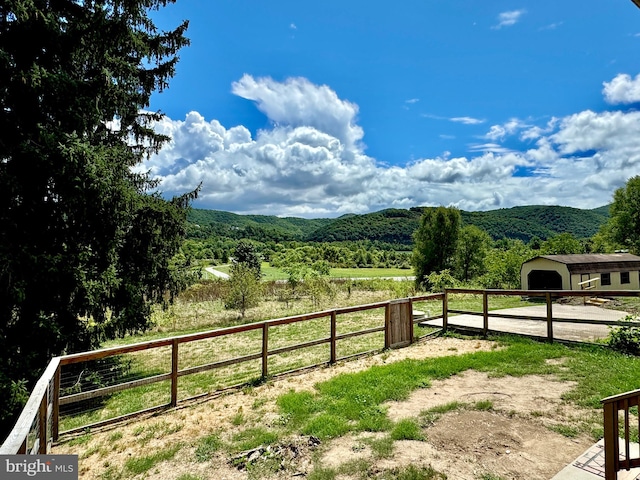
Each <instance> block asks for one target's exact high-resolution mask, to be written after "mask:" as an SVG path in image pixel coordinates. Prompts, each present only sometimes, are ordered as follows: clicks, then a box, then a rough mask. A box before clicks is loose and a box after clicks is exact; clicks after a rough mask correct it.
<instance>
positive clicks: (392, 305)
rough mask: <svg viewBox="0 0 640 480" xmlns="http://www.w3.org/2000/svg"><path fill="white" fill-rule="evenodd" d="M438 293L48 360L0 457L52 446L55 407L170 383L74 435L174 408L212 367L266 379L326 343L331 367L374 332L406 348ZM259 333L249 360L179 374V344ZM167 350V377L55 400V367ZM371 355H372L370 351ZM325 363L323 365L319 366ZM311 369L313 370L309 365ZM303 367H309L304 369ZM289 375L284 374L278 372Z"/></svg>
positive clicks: (386, 344) (57, 374)
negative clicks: (365, 324)
mask: <svg viewBox="0 0 640 480" xmlns="http://www.w3.org/2000/svg"><path fill="white" fill-rule="evenodd" d="M443 296H444V295H443V294H430V295H422V296H416V297H412V298H407V299H401V300H392V301H385V302H379V303H374V304H369V305H360V306H354V307H344V308H337V309H333V310H326V311H322V312H315V313H310V314H305V315H297V316H292V317H286V318H279V319H275V320H267V321H263V322H257V323H251V324H245V325H240V326H235V327H229V328H223V329H218V330H211V331H206V332H200V333H194V334H190V335H182V336H177V337H171V338H166V339H161V340H153V341H148V342H142V343H137V344H133V345H127V346H118V347H112V348H106V349H102V350H96V351H92V352H84V353H76V354H72V355H65V356H61V357H56V358H54V359H52V360H51V362H50V363H49V366H48V367H47V369H46V370H45V372H44V373H43V375H42V377H40V379H39V380H38V382H37V383H36V385H35V387H34V389H33V391H32V393H31V396H30V397H29V400H28V402H27V404H26V406H25V408H24V410H23V411H22V413H21V415H20V417H19V419H18V421H17V423H16V425H15V427H14V429H13V430H12V431H11V433H10V434H9V437H7V439H6V441H5V442H4V443H3V444H2V446H0V454H16V453H46V452H47V450H48V448H49V447H50V444H51V442H52V441H56V440H57V439H58V436H59V434H60V432H59V428H60V407H61V406H65V405H70V404H72V403H77V402H81V401H86V400H89V399H93V398H98V397H104V396H106V395H110V394H113V393H116V392H119V391H122V390H126V389H131V388H136V387H140V386H143V385H150V384H153V383H157V382H163V381H169V382H170V401H169V403H168V404H165V405H159V406H156V407H152V408H148V409H146V410H143V411H137V412H133V413H130V414H127V415H121V416H119V417H117V418H112V419H109V420H106V421H102V422H97V423H92V424H91V425H83V426H82V427H78V428H74V429H72V430H69V431H67V432H63V433H70V432H71V431H80V430H83V429H86V428H89V427H96V426H101V425H105V424H108V423H114V422H117V421H122V420H125V419H126V418H128V417H131V416H134V415H139V414H141V413H150V412H153V411H156V410H160V409H165V408H168V407H174V406H176V405H177V404H178V401H179V399H178V379H179V378H180V377H184V376H186V375H192V374H196V373H201V372H205V371H209V370H213V369H217V368H222V367H226V366H230V365H235V364H239V363H243V362H249V361H255V360H259V361H260V363H261V368H260V374H261V376H262V377H267V376H268V375H269V357H271V356H274V355H280V354H284V353H287V352H292V351H294V350H299V349H303V348H309V347H313V346H316V345H321V344H327V343H328V344H329V355H328V363H330V364H331V363H335V362H337V361H339V360H344V359H347V358H350V357H355V356H359V355H362V354H363V353H371V352H359V353H357V354H353V355H347V356H345V357H341V358H338V356H337V353H336V352H337V349H336V343H337V342H338V341H340V340H344V339H347V338H352V337H357V336H362V335H368V334H372V333H377V332H384V345H381V346H380V349H382V348H393V347H400V346H404V345H406V344H408V343H411V342H412V341H413V340H414V338H413V325H414V323H416V322H418V321H421V320H424V318H421V319H413V318H412V311H413V306H412V305H413V304H414V303H415V302H422V301H439V302H441V301H442V298H443ZM380 308H384V312H385V313H384V322H383V323H381V325H380V326H378V327H374V328H367V329H362V330H358V331H352V332H347V333H342V334H338V329H337V317H338V315H342V314H349V313H354V312H362V311H366V310H372V309H380ZM320 318H328V319H329V332H330V334H329V336H328V337H326V338H318V339H314V340H311V341H307V342H304V343H299V344H295V345H290V346H286V347H280V348H275V349H271V350H270V349H269V330H270V328H273V327H276V326H280V325H289V324H293V323H297V322H304V321H310V320H314V319H320ZM430 318H431V319H439V318H442V314H439V315H435V316H432V317H430ZM254 330H255V331H260V332H261V335H262V341H261V351H260V352H255V353H252V354H249V355H244V356H240V357H237V358H232V359H227V360H224V361H217V362H211V363H206V364H202V365H197V366H193V367H189V368H184V369H179V353H180V348H179V347H180V345H184V344H187V343H190V342H196V341H199V340H205V339H212V338H216V337H223V336H228V335H237V334H240V333H242V332H249V331H254ZM166 347H169V348H170V349H171V367H170V372H168V373H163V374H160V375H153V376H148V377H145V378H141V379H137V380H132V381H126V382H122V383H118V384H115V385H109V386H106V387H102V388H96V389H93V390H89V391H84V392H78V393H73V394H70V395H65V396H61V395H60V392H61V388H60V376H61V368H62V367H63V366H66V365H72V364H77V363H80V362H89V361H95V360H100V359H105V358H109V357H114V356H117V355H123V354H127V353H133V352H141V351H144V350H154V349H159V348H166ZM374 351H375V350H374ZM325 363H326V362H325ZM314 366H316V365H314ZM304 368H309V366H306V367H304ZM284 373H290V372H284ZM192 398H196V397H189V398H185V399H181V400H180V401H184V400H190V399H192Z"/></svg>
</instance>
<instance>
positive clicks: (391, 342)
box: [387, 298, 413, 348]
mask: <svg viewBox="0 0 640 480" xmlns="http://www.w3.org/2000/svg"><path fill="white" fill-rule="evenodd" d="M412 310H413V308H412V304H411V300H410V299H408V298H407V299H402V300H394V301H392V302H389V310H388V311H389V318H388V320H387V346H388V347H389V348H400V347H406V346H407V345H409V344H410V343H411V342H412V341H413V312H412Z"/></svg>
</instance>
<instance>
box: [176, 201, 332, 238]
mask: <svg viewBox="0 0 640 480" xmlns="http://www.w3.org/2000/svg"><path fill="white" fill-rule="evenodd" d="M334 221H335V219H331V218H317V219H311V220H309V219H305V218H295V217H284V218H281V217H276V216H272V215H237V214H235V213H231V212H222V211H219V210H203V209H197V208H194V209H192V210H191V212H190V213H189V222H190V228H189V231H188V236H189V237H190V238H209V237H211V236H221V237H229V238H237V239H240V238H251V239H254V240H258V241H270V240H271V241H275V242H280V241H287V240H304V239H306V238H307V237H308V236H309V235H311V234H312V233H313V232H314V231H315V230H317V229H318V228H321V227H323V226H325V225H328V224H330V223H332V222H334Z"/></svg>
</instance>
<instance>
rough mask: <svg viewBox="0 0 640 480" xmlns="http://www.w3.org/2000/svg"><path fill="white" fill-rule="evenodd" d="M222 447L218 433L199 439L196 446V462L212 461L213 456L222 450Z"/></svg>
mask: <svg viewBox="0 0 640 480" xmlns="http://www.w3.org/2000/svg"><path fill="white" fill-rule="evenodd" d="M221 447H222V442H221V441H220V437H219V436H218V434H217V433H212V434H210V435H207V436H206V437H203V438H201V439H199V440H198V444H197V446H196V461H198V462H206V461H207V460H210V459H211V458H212V457H213V454H214V453H216V452H217V451H218V450H220V448H221Z"/></svg>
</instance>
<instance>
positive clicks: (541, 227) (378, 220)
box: [308, 206, 608, 245]
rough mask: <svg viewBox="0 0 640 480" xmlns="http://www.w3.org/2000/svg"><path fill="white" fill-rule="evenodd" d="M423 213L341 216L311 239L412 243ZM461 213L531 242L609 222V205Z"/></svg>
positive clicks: (582, 233) (585, 232)
mask: <svg viewBox="0 0 640 480" xmlns="http://www.w3.org/2000/svg"><path fill="white" fill-rule="evenodd" d="M422 212H423V208H411V209H409V210H398V209H390V210H382V211H380V212H376V213H369V214H365V215H354V216H350V217H348V218H339V219H337V220H335V221H333V222H332V223H329V224H328V225H326V226H324V227H321V228H319V229H318V230H316V231H315V232H314V233H313V234H312V235H310V236H309V237H308V240H311V241H317V242H332V241H348V240H365V239H366V240H373V241H383V242H388V243H402V244H406V245H409V244H411V243H412V235H413V232H414V231H415V230H416V229H417V228H418V221H419V219H420V216H421V215H422ZM461 216H462V223H463V225H475V226H477V227H479V228H481V229H483V230H484V231H486V232H487V233H488V234H489V235H491V237H492V238H493V239H495V240H497V239H500V238H514V239H520V240H523V241H525V242H528V241H529V240H531V239H532V238H533V237H539V238H540V239H542V240H546V239H547V238H549V237H552V236H553V235H557V234H559V233H565V232H567V233H571V234H572V235H573V236H575V237H576V238H587V237H591V236H592V235H594V234H595V233H596V232H597V231H598V229H599V228H600V226H601V225H602V224H603V223H605V222H606V221H607V218H608V206H605V207H600V208H598V209H595V210H581V209H578V208H571V207H558V206H526V207H513V208H503V209H499V210H490V211H486V212H465V211H462V212H461Z"/></svg>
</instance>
